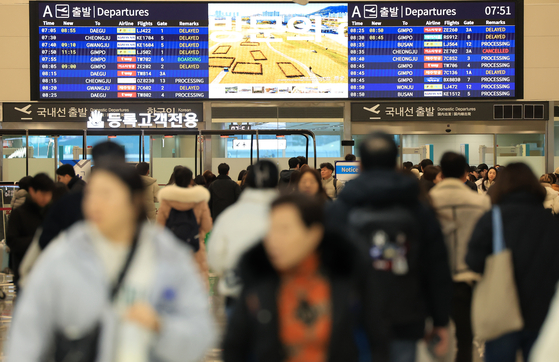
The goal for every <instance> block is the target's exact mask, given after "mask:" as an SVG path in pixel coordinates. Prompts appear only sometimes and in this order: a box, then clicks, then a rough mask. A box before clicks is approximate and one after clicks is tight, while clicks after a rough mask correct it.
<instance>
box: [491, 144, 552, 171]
mask: <svg viewBox="0 0 559 362" xmlns="http://www.w3.org/2000/svg"><path fill="white" fill-rule="evenodd" d="M496 138H497V164H498V165H502V166H506V165H508V164H509V163H513V162H524V163H525V164H527V165H528V166H530V168H531V169H532V171H534V174H535V175H536V176H537V177H538V178H539V177H540V176H541V175H543V174H544V173H545V135H544V134H541V133H539V134H498V135H497V136H496Z"/></svg>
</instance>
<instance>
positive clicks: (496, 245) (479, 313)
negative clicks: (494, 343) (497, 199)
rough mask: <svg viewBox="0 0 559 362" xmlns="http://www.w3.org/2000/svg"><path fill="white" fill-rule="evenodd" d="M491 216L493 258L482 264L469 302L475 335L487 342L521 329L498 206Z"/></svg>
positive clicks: (515, 291)
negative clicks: (479, 275)
mask: <svg viewBox="0 0 559 362" xmlns="http://www.w3.org/2000/svg"><path fill="white" fill-rule="evenodd" d="M492 214H493V254H492V255H489V256H488V257H487V258H486V260H485V271H484V273H483V277H482V279H481V281H480V282H479V283H478V284H477V286H476V288H475V289H474V293H473V300H472V326H473V330H474V335H475V336H476V337H477V338H479V339H482V340H489V341H490V340H494V339H496V338H499V337H501V336H503V335H505V334H507V333H512V332H517V331H520V330H522V329H523V328H524V320H523V319H522V313H521V310H520V302H519V299H518V291H517V288H516V283H515V280H514V268H513V261H512V252H511V251H510V249H507V248H505V241H504V236H503V219H502V217H501V209H500V208H499V206H494V207H493V210H492Z"/></svg>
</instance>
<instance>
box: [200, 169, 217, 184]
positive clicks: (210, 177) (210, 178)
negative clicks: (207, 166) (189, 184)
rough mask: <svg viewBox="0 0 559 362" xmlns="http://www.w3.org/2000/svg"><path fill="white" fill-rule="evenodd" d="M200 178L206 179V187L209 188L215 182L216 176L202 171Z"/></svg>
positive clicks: (207, 171)
mask: <svg viewBox="0 0 559 362" xmlns="http://www.w3.org/2000/svg"><path fill="white" fill-rule="evenodd" d="M202 176H204V178H205V179H206V187H210V185H211V184H212V182H214V181H215V180H217V176H216V175H214V173H213V172H212V171H210V170H206V171H204V173H203V174H202Z"/></svg>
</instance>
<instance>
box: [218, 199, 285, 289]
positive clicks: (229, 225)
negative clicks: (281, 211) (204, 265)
mask: <svg viewBox="0 0 559 362" xmlns="http://www.w3.org/2000/svg"><path fill="white" fill-rule="evenodd" d="M277 195H278V193H277V191H276V190H275V189H263V190H261V189H252V188H247V189H246V190H245V191H243V193H242V194H241V197H240V198H239V201H238V202H237V203H235V204H234V205H233V206H231V207H230V208H228V209H227V210H225V211H224V212H223V213H222V214H221V216H220V217H219V219H218V221H216V223H215V226H214V228H213V230H212V234H211V236H210V239H209V240H208V262H209V264H210V267H211V269H212V272H214V273H216V274H217V275H219V276H220V278H219V292H220V293H221V295H224V296H226V297H233V298H237V297H238V296H239V294H240V291H241V283H240V279H239V275H238V272H237V266H238V263H239V260H240V259H241V256H242V255H243V254H244V253H245V252H246V251H247V250H248V249H250V248H252V247H253V246H254V245H255V244H257V243H258V242H259V241H260V240H262V238H264V236H265V235H266V233H267V232H268V227H269V224H270V220H269V217H270V215H269V214H270V205H271V204H272V201H273V200H274V199H275V198H276V197H277Z"/></svg>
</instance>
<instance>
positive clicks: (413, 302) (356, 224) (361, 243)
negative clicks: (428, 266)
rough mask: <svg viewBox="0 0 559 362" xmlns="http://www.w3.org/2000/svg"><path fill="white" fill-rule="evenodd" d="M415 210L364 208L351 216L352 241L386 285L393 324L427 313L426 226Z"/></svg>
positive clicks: (408, 208) (411, 208)
mask: <svg viewBox="0 0 559 362" xmlns="http://www.w3.org/2000/svg"><path fill="white" fill-rule="evenodd" d="M416 215H417V214H416V212H414V208H413V207H407V206H404V205H387V206H381V207H372V206H364V207H361V208H357V209H353V210H352V211H350V213H349V215H348V225H347V229H346V230H348V233H349V237H350V240H352V241H354V242H356V244H357V246H358V247H359V248H360V250H361V251H362V253H363V254H364V255H366V256H367V257H368V260H369V261H370V265H371V266H372V269H373V274H374V275H376V278H377V280H380V281H381V283H383V285H384V287H383V288H384V289H385V292H386V293H387V296H388V298H389V301H390V303H389V310H388V312H389V315H390V320H391V321H392V322H393V323H396V324H399V323H408V322H410V321H411V320H413V319H415V318H416V317H417V316H418V315H419V316H421V315H423V314H424V312H425V306H424V304H423V302H422V301H423V298H421V297H420V296H421V295H422V289H423V287H422V285H421V284H422V283H421V277H420V276H421V270H420V263H421V255H420V245H419V241H420V238H421V235H422V227H421V224H420V222H419V220H418V217H417V216H416Z"/></svg>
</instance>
